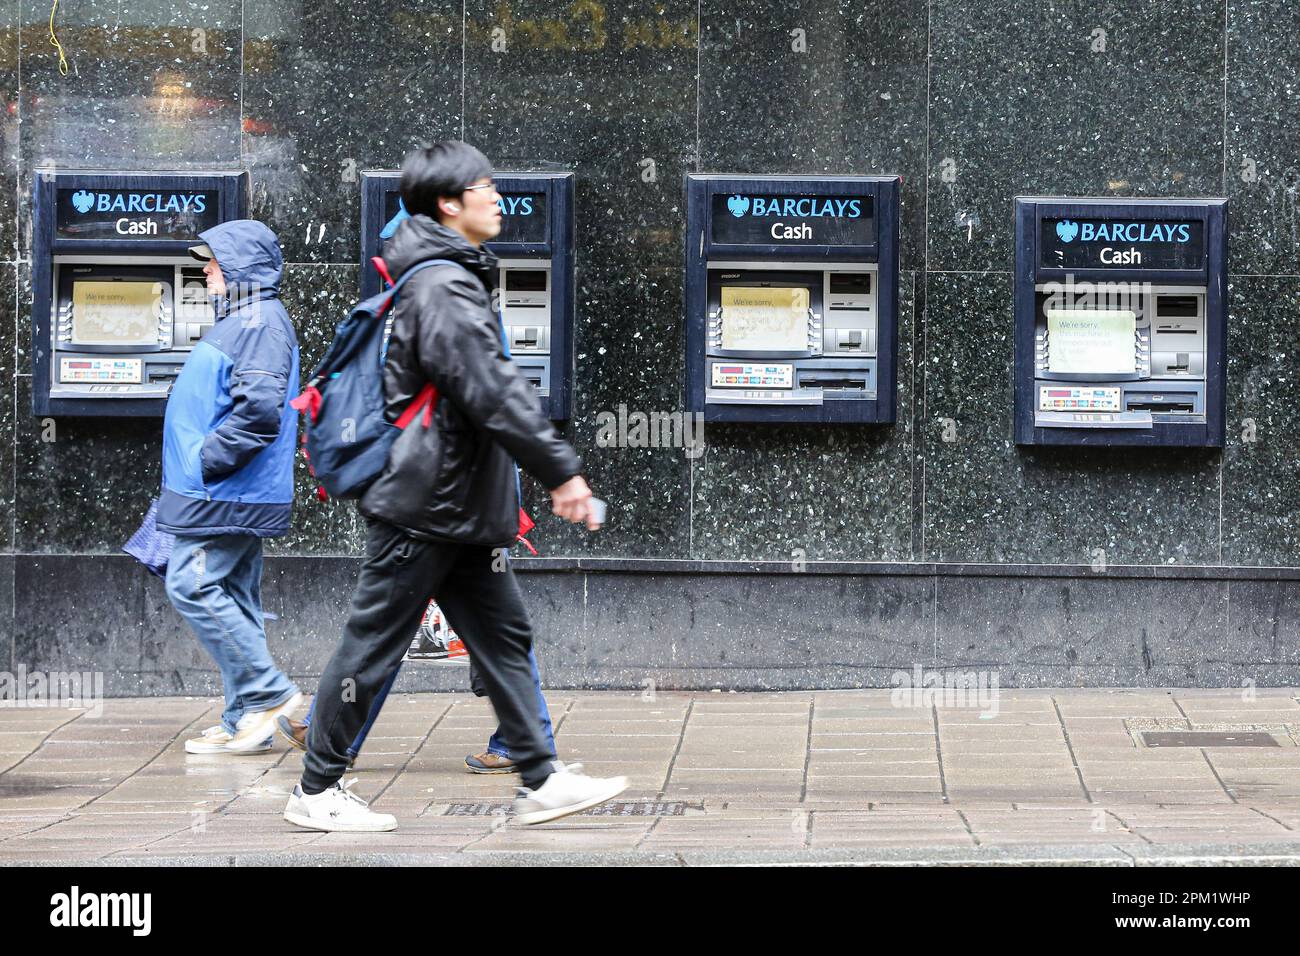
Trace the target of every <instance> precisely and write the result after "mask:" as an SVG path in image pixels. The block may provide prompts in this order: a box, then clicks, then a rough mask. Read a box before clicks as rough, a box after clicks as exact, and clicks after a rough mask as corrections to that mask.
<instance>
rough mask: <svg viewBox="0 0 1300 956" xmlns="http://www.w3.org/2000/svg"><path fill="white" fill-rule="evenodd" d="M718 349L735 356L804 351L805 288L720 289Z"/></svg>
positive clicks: (806, 333) (806, 323)
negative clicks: (720, 317) (719, 339)
mask: <svg viewBox="0 0 1300 956" xmlns="http://www.w3.org/2000/svg"><path fill="white" fill-rule="evenodd" d="M721 304H722V347H723V348H724V349H730V350H735V351H738V352H803V351H806V350H807V349H808V308H809V294H808V289H807V287H806V286H792V287H775V288H773V287H755V286H725V285H724V286H723V287H722V303H721Z"/></svg>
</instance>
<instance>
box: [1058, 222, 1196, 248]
mask: <svg viewBox="0 0 1300 956" xmlns="http://www.w3.org/2000/svg"><path fill="white" fill-rule="evenodd" d="M1056 238H1058V239H1060V240H1061V242H1063V243H1069V242H1073V241H1074V240H1075V239H1078V240H1079V241H1080V242H1130V243H1141V242H1179V243H1181V242H1189V241H1191V238H1192V230H1191V226H1190V225H1189V224H1188V223H1185V222H1178V223H1174V222H1097V221H1089V220H1084V221H1083V222H1082V223H1078V222H1074V221H1073V220H1071V219H1062V220H1060V221H1059V222H1058V223H1057V224H1056Z"/></svg>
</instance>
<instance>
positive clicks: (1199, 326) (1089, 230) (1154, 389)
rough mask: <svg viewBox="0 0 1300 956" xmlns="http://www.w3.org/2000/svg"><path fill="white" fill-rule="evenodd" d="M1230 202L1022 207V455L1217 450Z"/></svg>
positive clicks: (1018, 332)
mask: <svg viewBox="0 0 1300 956" xmlns="http://www.w3.org/2000/svg"><path fill="white" fill-rule="evenodd" d="M1226 217H1227V200H1224V199H1202V200H1174V199H1126V200H1123V201H1118V200H1114V199H1056V198H1053V199H1042V198H1019V199H1017V200H1016V287H1015V436H1016V443H1017V444H1020V445H1163V446H1184V447H1197V446H1200V447H1214V448H1220V447H1222V446H1223V440H1224V389H1225V376H1226V363H1225V361H1224V355H1223V349H1224V343H1225V342H1226V340H1227V303H1226V297H1225V289H1226V276H1227V229H1226Z"/></svg>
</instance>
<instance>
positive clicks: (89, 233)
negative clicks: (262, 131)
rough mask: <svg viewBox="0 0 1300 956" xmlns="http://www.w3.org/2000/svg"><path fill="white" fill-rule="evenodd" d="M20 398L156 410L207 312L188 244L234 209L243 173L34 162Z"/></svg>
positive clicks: (86, 409) (242, 199)
mask: <svg viewBox="0 0 1300 956" xmlns="http://www.w3.org/2000/svg"><path fill="white" fill-rule="evenodd" d="M34 179H35V181H34V183H33V186H32V409H33V412H34V413H35V414H36V415H86V416H92V415H97V416H140V415H161V414H162V413H163V410H164V408H165V406H166V401H167V395H168V392H169V391H170V390H171V385H172V382H174V381H175V380H176V376H177V375H178V374H179V372H180V369H181V366H182V365H183V364H184V363H185V359H186V358H187V357H188V356H189V353H190V349H191V348H193V346H194V343H196V342H197V341H198V340H199V338H200V337H201V336H202V335H203V333H204V332H205V331H206V330H207V329H208V328H209V327H211V325H212V322H213V320H214V315H213V311H212V306H211V304H210V302H209V301H208V295H207V288H206V285H205V282H204V277H203V265H202V263H200V262H197V261H196V260H194V259H193V258H192V257H191V256H190V255H189V252H188V249H189V247H190V246H191V245H193V244H194V243H195V242H196V241H197V240H196V237H197V236H198V234H199V233H200V232H202V231H203V230H205V229H210V228H211V227H212V226H215V225H216V224H217V223H219V222H224V221H226V220H230V219H239V218H241V217H243V216H244V215H245V209H246V208H247V203H248V174H247V173H242V172H241V173H235V172H209V173H183V174H182V173H175V174H162V173H121V174H119V173H105V172H91V171H77V170H62V169H57V170H56V169H41V168H38V169H37V170H36V172H35V177H34Z"/></svg>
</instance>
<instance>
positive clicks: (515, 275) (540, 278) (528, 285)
mask: <svg viewBox="0 0 1300 956" xmlns="http://www.w3.org/2000/svg"><path fill="white" fill-rule="evenodd" d="M506 291H507V292H545V291H546V270H545V269H507V270H506Z"/></svg>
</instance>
